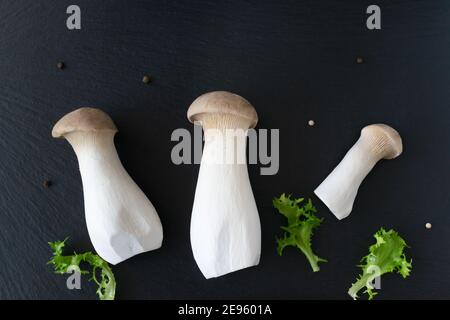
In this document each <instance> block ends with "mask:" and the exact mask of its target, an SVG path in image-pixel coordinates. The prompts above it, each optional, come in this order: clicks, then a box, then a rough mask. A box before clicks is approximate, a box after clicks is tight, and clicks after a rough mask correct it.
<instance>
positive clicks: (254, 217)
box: [190, 92, 261, 279]
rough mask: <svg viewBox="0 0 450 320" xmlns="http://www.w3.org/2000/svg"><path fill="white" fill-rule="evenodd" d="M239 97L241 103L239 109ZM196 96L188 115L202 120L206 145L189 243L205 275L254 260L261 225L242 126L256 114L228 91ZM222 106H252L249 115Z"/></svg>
mask: <svg viewBox="0 0 450 320" xmlns="http://www.w3.org/2000/svg"><path fill="white" fill-rule="evenodd" d="M242 101H244V103H245V104H246V106H245V107H242V108H243V109H240V106H239V103H242ZM196 102H197V103H196ZM196 102H194V103H193V106H191V109H190V112H191V114H193V115H191V116H190V119H191V120H192V119H193V118H195V120H196V121H199V122H200V123H201V124H202V126H203V129H204V134H205V146H204V149H203V155H202V161H201V164H200V172H199V176H198V181H197V188H196V191H195V198H194V205H193V209H192V218H191V245H192V251H193V254H194V258H195V260H196V262H197V264H198V266H199V268H200V270H201V272H202V273H203V275H204V276H205V278H207V279H209V278H214V277H219V276H222V275H224V274H227V273H230V272H233V271H236V270H240V269H243V268H247V267H250V266H255V265H257V264H258V263H259V258H260V254H261V225H260V221H259V215H258V209H257V207H256V203H255V199H254V197H253V192H252V188H251V185H250V180H249V176H248V171H247V162H246V143H247V130H248V128H249V127H250V125H252V124H256V121H257V118H256V112H255V111H254V109H253V107H251V105H250V104H248V102H247V101H245V100H244V99H243V98H241V97H239V96H236V95H232V94H230V93H223V92H217V93H210V94H206V95H204V96H202V97H200V98H199V99H198V100H197V101H196ZM203 102H204V103H203ZM247 104H248V105H247ZM221 106H228V107H230V106H236V108H232V107H230V110H231V111H230V112H235V113H239V112H241V113H243V112H247V113H250V111H251V112H253V113H254V114H253V113H252V117H254V119H246V118H243V117H240V116H239V115H236V114H230V113H228V114H227V113H219V112H218V111H220V110H226V109H225V108H222V107H221ZM196 108H198V109H196ZM197 112H198V113H197ZM202 112H204V113H202Z"/></svg>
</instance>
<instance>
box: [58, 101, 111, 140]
mask: <svg viewBox="0 0 450 320" xmlns="http://www.w3.org/2000/svg"><path fill="white" fill-rule="evenodd" d="M76 131H82V132H89V131H91V132H101V131H113V132H117V131H118V130H117V127H116V125H115V124H114V122H113V121H112V119H111V117H110V116H109V115H108V114H106V113H105V112H104V111H102V110H100V109H97V108H88V107H84V108H79V109H77V110H75V111H72V112H70V113H68V114H66V115H65V116H64V117H62V118H61V119H59V121H58V122H57V123H56V124H55V126H54V127H53V130H52V136H53V137H54V138H61V137H63V136H64V135H66V134H67V133H70V132H76Z"/></svg>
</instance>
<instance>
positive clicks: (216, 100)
mask: <svg viewBox="0 0 450 320" xmlns="http://www.w3.org/2000/svg"><path fill="white" fill-rule="evenodd" d="M205 113H215V114H228V115H234V116H237V117H240V118H244V119H247V120H249V121H250V128H254V127H255V126H256V124H257V123H258V114H257V113H256V110H255V108H254V107H253V106H252V105H251V104H250V102H248V101H247V100H246V99H244V98H242V97H241V96H239V95H237V94H234V93H231V92H227V91H213V92H208V93H205V94H203V95H201V96H200V97H198V98H197V99H195V101H194V102H192V104H191V106H190V107H189V109H188V112H187V117H188V119H189V121H190V122H192V123H194V122H195V121H198V116H199V115H201V114H205Z"/></svg>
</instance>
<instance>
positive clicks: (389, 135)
mask: <svg viewBox="0 0 450 320" xmlns="http://www.w3.org/2000/svg"><path fill="white" fill-rule="evenodd" d="M361 135H371V136H373V137H376V138H377V140H378V141H380V143H382V147H383V148H382V149H383V153H384V157H383V158H384V159H394V158H397V157H398V156H399V155H400V154H401V153H402V151H403V144H402V137H400V134H399V133H398V132H397V130H395V129H394V128H392V127H390V126H388V125H386V124H382V123H377V124H371V125H368V126H366V127H364V128H363V129H362V130H361Z"/></svg>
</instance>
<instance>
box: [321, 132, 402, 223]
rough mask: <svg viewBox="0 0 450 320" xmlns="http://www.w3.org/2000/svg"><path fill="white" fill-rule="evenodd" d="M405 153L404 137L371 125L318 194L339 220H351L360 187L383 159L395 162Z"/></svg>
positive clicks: (329, 176)
mask: <svg viewBox="0 0 450 320" xmlns="http://www.w3.org/2000/svg"><path fill="white" fill-rule="evenodd" d="M401 152H402V142H401V138H400V135H399V134H398V133H397V131H395V130H394V129H393V128H391V127H389V126H387V125H384V124H375V125H370V126H367V127H365V128H363V130H362V131H361V136H360V138H359V139H358V141H357V142H356V143H355V144H354V145H353V147H352V148H351V149H350V150H349V151H348V152H347V154H346V155H345V157H344V158H343V159H342V161H341V162H340V163H339V165H338V166H337V167H336V168H335V169H334V170H333V171H332V172H331V173H330V174H329V175H328V177H327V178H326V179H325V180H324V181H323V182H322V183H321V184H320V185H319V186H318V187H317V189H316V190H315V191H314V193H315V194H316V195H317V196H318V197H319V198H320V199H321V200H322V201H323V202H324V203H325V204H326V205H327V207H328V208H329V209H330V211H331V212H332V213H333V214H334V215H335V216H336V218H338V219H339V220H340V219H343V218H345V217H347V216H348V215H349V214H350V213H351V211H352V208H353V203H354V201H355V198H356V195H357V193H358V189H359V186H360V185H361V183H362V181H363V180H364V178H365V177H366V176H367V174H369V172H370V171H371V170H372V168H373V167H374V166H375V164H376V163H377V162H378V161H379V160H381V159H393V158H396V157H397V156H399V155H400V154H401Z"/></svg>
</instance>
